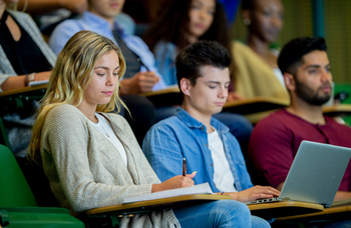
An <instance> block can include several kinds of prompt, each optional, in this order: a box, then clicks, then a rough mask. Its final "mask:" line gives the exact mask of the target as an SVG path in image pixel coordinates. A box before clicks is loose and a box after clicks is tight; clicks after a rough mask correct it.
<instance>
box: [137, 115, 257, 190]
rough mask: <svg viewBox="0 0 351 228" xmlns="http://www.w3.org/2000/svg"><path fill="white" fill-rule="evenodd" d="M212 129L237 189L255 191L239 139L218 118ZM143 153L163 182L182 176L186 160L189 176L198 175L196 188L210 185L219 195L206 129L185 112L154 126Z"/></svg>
mask: <svg viewBox="0 0 351 228" xmlns="http://www.w3.org/2000/svg"><path fill="white" fill-rule="evenodd" d="M211 125H212V126H213V127H214V128H216V130H217V131H218V135H219V137H220V138H221V139H222V142H223V147H224V151H225V154H226V156H227V159H228V162H229V165H230V168H231V171H232V173H233V176H234V178H235V183H234V185H235V188H236V189H237V190H238V191H242V190H245V189H248V188H250V187H252V186H253V185H252V182H251V178H250V175H249V173H248V172H247V169H246V164H245V160H244V157H243V154H242V152H241V149H240V146H239V143H238V141H237V140H236V138H235V137H234V136H233V135H232V134H231V133H230V132H229V129H228V128H227V127H226V126H225V125H223V124H222V123H221V122H219V121H218V120H216V119H215V118H212V119H211ZM143 151H144V153H145V155H146V157H147V159H148V160H149V162H150V164H151V166H152V168H153V169H154V170H155V172H156V174H157V175H158V177H159V178H160V180H161V181H165V180H167V179H169V178H171V177H174V176H176V175H182V160H183V158H186V160H187V166H188V173H189V174H190V173H192V172H194V171H197V174H196V176H195V177H194V179H193V180H194V181H195V184H201V183H205V182H208V183H209V184H210V186H211V188H212V191H213V192H219V190H218V189H217V188H216V186H215V184H214V182H213V175H214V168H213V160H212V155H211V151H210V149H209V147H208V137H207V132H206V127H205V126H204V125H203V124H202V123H201V122H199V121H197V120H196V119H194V118H193V117H191V116H190V115H189V114H188V113H187V112H186V111H184V110H183V109H181V108H179V109H178V110H177V113H176V114H175V115H174V116H172V117H169V118H167V119H165V120H163V121H160V122H159V123H157V124H155V125H154V126H153V127H152V128H151V129H150V130H149V131H148V133H147V134H146V136H145V138H144V141H143Z"/></svg>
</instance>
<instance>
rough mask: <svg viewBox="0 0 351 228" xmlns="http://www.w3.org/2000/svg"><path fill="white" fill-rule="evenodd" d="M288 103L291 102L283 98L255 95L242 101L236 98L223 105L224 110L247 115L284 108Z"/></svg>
mask: <svg viewBox="0 0 351 228" xmlns="http://www.w3.org/2000/svg"><path fill="white" fill-rule="evenodd" d="M288 105H289V102H288V101H286V100H284V99H281V98H274V97H255V98H250V99H245V100H240V101H237V100H234V101H230V102H227V103H225V105H224V106H223V111H228V112H232V113H238V114H242V115H245V114H251V113H258V112H264V111H269V110H274V109H278V108H283V107H286V106H288Z"/></svg>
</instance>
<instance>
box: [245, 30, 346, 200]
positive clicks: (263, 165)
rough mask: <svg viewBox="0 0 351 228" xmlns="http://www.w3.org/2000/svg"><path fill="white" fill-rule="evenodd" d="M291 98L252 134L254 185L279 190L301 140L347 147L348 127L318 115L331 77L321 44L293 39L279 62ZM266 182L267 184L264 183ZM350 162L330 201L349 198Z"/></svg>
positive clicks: (328, 93)
mask: <svg viewBox="0 0 351 228" xmlns="http://www.w3.org/2000/svg"><path fill="white" fill-rule="evenodd" d="M278 65H279V68H280V70H281V71H282V73H283V75H284V81H285V85H286V88H287V90H288V91H289V94H290V99H291V103H290V106H289V107H287V108H285V109H282V110H279V111H277V112H275V113H273V114H271V115H270V116H268V117H267V118H265V119H263V120H262V121H260V122H259V123H258V124H257V125H256V127H255V128H254V131H253V133H252V136H251V139H250V145H249V158H250V159H251V161H252V162H253V165H254V166H255V168H256V170H257V173H258V182H259V183H255V184H270V185H272V186H273V187H275V188H277V189H278V190H281V189H282V187H283V184H284V181H285V178H286V176H287V174H288V172H289V169H290V166H291V164H292V162H293V159H294V157H295V155H296V152H297V150H298V147H299V145H300V143H301V141H302V140H309V141H314V142H320V143H328V144H332V145H337V146H344V147H351V138H350V136H351V128H349V127H347V126H345V125H341V124H339V123H337V122H335V121H334V120H333V119H332V118H329V117H327V116H324V115H323V112H322V105H323V104H324V103H325V102H327V101H328V100H329V98H330V96H331V95H332V94H331V83H332V75H331V72H330V62H329V59H328V56H327V53H326V44H325V40H324V39H323V38H320V37H314V38H310V37H306V38H297V39H293V40H292V41H290V42H289V43H287V44H286V45H285V46H284V47H283V49H282V51H281V54H280V56H279V58H278ZM267 182H268V183H267ZM350 191H351V163H350V164H349V166H348V167H347V170H346V172H345V174H344V177H343V179H342V182H341V184H340V187H339V191H338V192H337V194H336V197H335V200H342V199H347V198H351V192H350Z"/></svg>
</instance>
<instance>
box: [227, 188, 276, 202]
mask: <svg viewBox="0 0 351 228" xmlns="http://www.w3.org/2000/svg"><path fill="white" fill-rule="evenodd" d="M279 194H280V191H278V190H277V189H275V188H272V187H269V186H259V185H256V186H254V187H252V188H249V189H246V190H244V191H241V192H230V193H224V195H230V196H231V197H232V199H234V200H237V201H240V202H248V201H253V200H257V199H264V198H273V197H277V196H279Z"/></svg>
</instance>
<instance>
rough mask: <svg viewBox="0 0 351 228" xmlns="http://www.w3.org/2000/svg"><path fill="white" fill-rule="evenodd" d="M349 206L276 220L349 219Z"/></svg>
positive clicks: (350, 213)
mask: <svg viewBox="0 0 351 228" xmlns="http://www.w3.org/2000/svg"><path fill="white" fill-rule="evenodd" d="M350 217H351V205H348V206H340V207H330V208H326V209H324V210H323V211H320V212H316V213H308V214H301V215H295V216H288V217H282V218H278V219H277V221H301V220H320V219H343V218H344V219H350Z"/></svg>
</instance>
